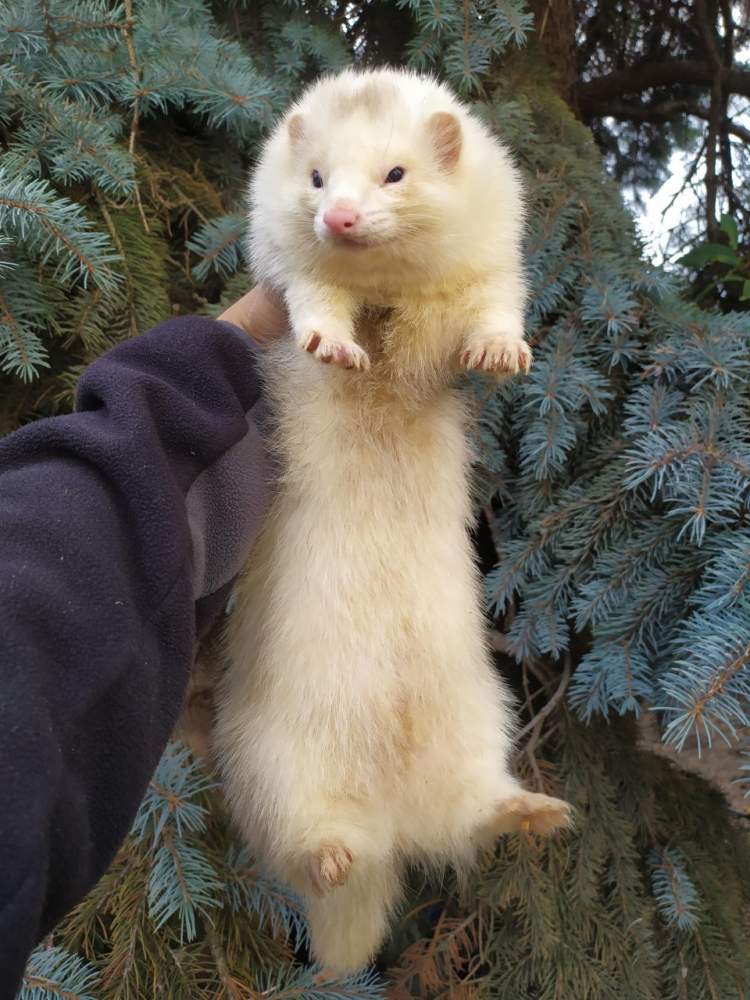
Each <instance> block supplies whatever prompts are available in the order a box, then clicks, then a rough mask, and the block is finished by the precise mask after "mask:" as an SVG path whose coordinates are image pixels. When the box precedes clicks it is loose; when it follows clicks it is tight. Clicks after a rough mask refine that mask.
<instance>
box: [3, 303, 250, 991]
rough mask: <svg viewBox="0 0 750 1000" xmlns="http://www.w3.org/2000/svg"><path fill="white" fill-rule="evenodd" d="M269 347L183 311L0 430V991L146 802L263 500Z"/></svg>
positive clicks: (12, 984)
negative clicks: (51, 411)
mask: <svg viewBox="0 0 750 1000" xmlns="http://www.w3.org/2000/svg"><path fill="white" fill-rule="evenodd" d="M259 395H260V393H259V382H258V375H257V368H256V353H255V348H254V347H253V345H252V343H251V341H250V339H249V338H248V337H247V336H246V335H245V334H243V333H242V332H241V331H239V330H237V329H236V328H235V327H233V326H230V325H229V324H226V323H222V322H218V321H213V320H208V319H203V318H199V317H186V318H183V319H174V320H170V321H169V322H166V323H163V324H162V325H160V326H158V327H157V328H156V329H154V330H152V331H150V332H149V333H147V334H145V335H143V336H141V337H137V338H135V339H133V340H131V341H128V342H126V343H124V344H121V345H120V346H118V347H117V348H115V349H114V350H112V351H111V352H109V353H108V354H107V355H105V356H104V357H102V358H100V359H99V360H98V361H97V362H95V363H94V364H93V365H92V366H91V367H90V368H89V369H88V370H87V371H86V372H85V374H84V375H83V378H82V379H81V382H80V387H79V392H78V405H77V412H76V413H73V414H71V415H68V416H61V417H54V418H51V419H48V420H40V421H38V422H36V423H33V424H30V425H29V426H27V427H24V428H22V429H21V430H19V431H16V432H15V433H13V434H11V435H9V436H8V437H6V438H5V439H4V440H2V441H0V792H1V794H2V800H1V802H0V998H3V1000H4V998H6V997H7V998H11V997H13V996H14V995H15V992H16V988H17V985H18V982H19V980H20V976H21V973H22V971H23V967H24V964H25V961H26V959H27V957H28V954H29V952H30V951H31V949H32V948H33V946H34V945H35V943H36V942H37V941H39V940H40V938H41V937H42V936H43V935H44V934H45V933H47V932H48V931H49V930H50V929H51V928H52V927H53V926H54V925H55V923H56V922H57V921H58V920H59V919H60V918H61V917H62V916H63V915H64V914H65V912H66V911H67V910H69V909H70V908H71V907H72V906H73V905H74V904H75V903H76V902H77V901H78V900H80V899H81V898H82V897H83V896H84V895H85V893H86V892H87V891H88V890H89V889H90V888H91V887H92V885H93V884H94V883H95V882H96V880H97V879H98V878H99V877H100V876H101V875H102V873H103V872H104V871H105V869H106V868H107V866H108V865H109V863H110V862H111V860H112V858H113V856H114V854H115V852H116V850H117V848H118V846H119V845H120V843H121V842H122V840H123V839H124V837H125V835H126V833H127V831H128V829H129V827H130V824H131V822H132V820H133V818H134V815H135V813H136V810H137V808H138V805H139V802H140V800H141V798H142V796H143V793H144V791H145V789H146V786H147V784H148V781H149V778H150V776H151V775H152V773H153V770H154V768H155V766H156V764H157V762H158V760H159V756H160V754H161V752H162V750H163V749H164V746H165V744H166V742H167V740H168V738H169V735H170V731H171V729H172V727H173V725H174V723H175V720H176V718H177V715H178V712H179V709H180V703H181V699H182V696H183V693H184V690H185V687H186V685H187V681H188V677H189V672H190V666H191V661H192V656H193V652H194V645H195V637H196V630H197V628H198V627H199V624H200V619H201V618H202V617H204V616H205V615H207V614H208V613H209V612H212V611H216V610H217V609H218V608H219V607H220V606H221V604H222V600H223V598H224V596H225V595H226V593H227V591H228V589H229V585H230V584H231V581H232V578H233V577H234V576H235V575H236V573H237V571H238V569H239V568H240V566H241V564H242V561H243V558H244V557H245V556H246V555H247V552H248V550H249V548H250V545H251V543H252V540H253V537H254V535H255V532H256V531H257V528H258V525H259V522H260V520H261V518H262V515H263V513H264V510H265V507H266V503H267V497H268V493H269V491H268V487H267V485H266V468H267V466H266V464H265V463H264V450H263V445H262V440H261V436H260V433H259V430H258V423H257V420H256V416H257V413H258V409H259V407H258V406H256V404H258V403H259Z"/></svg>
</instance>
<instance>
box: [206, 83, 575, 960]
mask: <svg viewBox="0 0 750 1000" xmlns="http://www.w3.org/2000/svg"><path fill="white" fill-rule="evenodd" d="M251 196H252V212H251V251H252V260H253V269H254V273H255V275H256V277H257V278H258V279H259V280H260V281H262V282H264V283H267V284H269V285H273V286H275V287H277V288H279V289H282V290H283V292H284V293H285V296H286V300H287V303H288V306H289V311H290V317H291V324H292V328H293V333H294V337H293V339H292V338H290V339H289V340H288V341H286V342H285V343H283V344H281V345H280V346H278V347H276V348H275V349H273V350H272V351H271V352H270V353H269V354H268V357H267V363H266V378H267V383H268V392H269V397H270V399H271V400H272V402H273V405H274V407H275V410H276V417H277V420H278V430H277V437H276V447H277V452H278V455H279V458H280V461H281V465H282V472H281V480H280V488H279V493H278V496H277V498H276V499H275V501H274V504H273V507H272V510H271V512H270V514H269V516H268V518H267V522H266V524H265V526H264V528H263V531H262V533H261V537H260V539H259V541H258V542H257V544H256V547H255V549H254V551H253V553H252V555H251V558H250V561H249V563H248V567H247V569H246V572H245V574H244V576H243V578H242V580H241V582H240V583H239V585H238V590H237V602H236V605H235V609H234V611H233V613H232V615H231V616H230V624H229V634H228V659H229V665H228V669H227V673H226V675H225V677H224V679H223V682H222V686H221V690H220V694H219V709H218V718H217V727H216V734H215V740H216V749H217V753H218V759H219V761H220V765H221V768H222V770H223V775H224V780H225V787H226V792H227V796H228V801H229V804H230V808H231V811H232V814H233V817H234V819H235V821H236V822H237V824H238V825H239V827H240V828H241V830H242V832H243V833H244V835H245V837H246V839H247V841H248V843H249V844H250V846H251V848H252V850H254V851H255V853H256V855H257V856H258V857H259V858H260V859H261V860H262V861H263V862H264V863H265V864H266V865H267V867H268V868H269V869H270V870H271V871H272V872H273V873H275V874H276V875H277V876H278V877H279V878H280V879H282V880H283V881H285V882H287V883H289V884H291V885H292V886H293V887H294V888H295V889H296V890H297V891H298V892H299V893H301V894H302V896H303V897H304V899H305V901H306V903H307V907H308V916H309V921H310V929H311V940H312V948H313V952H314V954H315V956H316V957H317V959H318V960H319V961H320V962H321V964H322V965H323V966H324V967H326V968H327V969H329V970H332V971H335V972H338V973H345V972H351V971H353V970H355V969H357V968H359V967H361V966H362V965H364V964H366V963H367V961H368V960H369V959H370V958H371V957H372V956H373V954H374V953H375V952H376V950H377V949H378V947H379V945H380V944H381V942H382V940H383V937H384V935H385V932H386V929H387V924H388V918H389V915H390V913H391V911H392V910H393V908H394V906H395V905H396V904H397V902H398V901H399V898H400V881H401V874H402V871H403V867H404V865H405V864H407V863H411V862H416V863H420V862H421V863H427V864H430V865H434V864H437V865H443V864H446V863H452V864H454V865H457V866H459V867H463V866H466V865H467V864H470V863H471V862H472V861H473V859H474V857H475V855H476V851H477V847H478V845H481V844H491V843H492V842H493V841H494V839H495V838H496V837H497V836H498V835H499V834H500V833H502V832H505V831H510V830H517V829H519V827H524V828H526V829H531V830H533V831H537V832H539V833H547V832H549V831H551V830H553V829H554V828H556V827H559V826H564V825H566V824H567V823H568V819H569V810H568V806H567V805H566V803H564V802H562V801H560V800H558V799H553V798H550V797H548V796H546V795H541V794H532V793H530V792H527V791H525V790H524V789H523V788H522V787H521V786H520V784H519V782H518V781H517V779H516V778H515V777H514V776H513V775H512V774H511V771H510V769H509V761H508V758H509V753H510V750H511V730H512V717H513V713H512V710H511V708H510V707H509V701H508V697H507V695H506V693H505V691H504V690H503V687H502V684H501V681H500V680H499V678H498V676H497V674H496V671H495V668H494V666H493V662H492V658H491V655H490V653H489V650H488V643H487V637H486V634H485V625H484V623H483V617H482V612H481V608H480V589H479V581H478V572H477V569H476V566H475V562H474V558H473V550H472V545H471V541H470V538H469V535H468V530H467V529H468V528H469V526H470V524H471V520H472V514H471V505H470V489H469V463H470V452H469V448H468V446H467V442H466V440H465V432H464V425H465V419H464V408H463V406H462V402H461V397H460V395H459V394H457V393H456V391H455V390H454V389H452V388H451V383H452V381H453V380H454V378H455V373H456V371H457V370H458V368H459V367H460V366H463V367H465V368H469V369H482V370H485V371H489V372H499V371H502V372H509V373H513V372H516V371H518V370H519V369H524V370H526V369H528V366H529V364H530V361H531V354H530V351H529V348H528V346H527V345H526V344H525V342H524V340H523V306H524V281H523V277H522V273H521V259H520V251H519V242H520V237H521V231H522V226H523V214H524V212H523V193H522V190H521V184H520V180H519V176H518V173H517V171H516V169H515V168H514V167H513V165H512V163H511V162H510V159H509V157H508V155H507V154H506V153H505V151H504V150H503V148H502V147H501V146H500V145H499V144H498V143H497V142H496V141H495V140H494V139H493V138H492V137H491V135H490V134H489V132H488V131H487V130H486V129H485V128H484V127H483V125H481V124H480V123H479V121H477V120H476V119H475V118H473V117H472V116H471V115H470V114H469V113H468V111H467V110H466V109H465V108H464V107H463V106H462V105H460V104H459V103H458V102H457V100H456V99H455V97H454V96H453V95H452V94H451V92H450V91H449V90H448V89H447V88H446V87H445V86H443V85H441V84H439V83H437V82H436V81H435V80H433V79H430V78H427V77H423V76H418V75H415V74H411V73H405V72H399V71H394V70H378V71H376V72H364V73H358V72H352V71H347V72H344V73H342V74H341V75H339V76H336V77H333V78H326V79H323V80H321V81H319V82H318V83H316V84H315V85H313V86H312V87H311V88H310V89H309V90H308V91H307V92H306V93H305V94H304V95H303V97H302V98H301V100H300V101H299V102H298V103H297V104H296V105H295V106H294V107H293V108H292V109H291V111H290V112H289V113H288V114H287V116H286V117H285V118H284V119H283V120H282V121H281V123H280V124H279V126H278V127H277V128H276V130H275V132H274V133H273V135H272V136H271V138H270V140H269V141H268V143H267V145H266V146H265V149H264V151H263V154H262V156H261V158H260V162H259V164H258V167H257V170H256V172H255V176H254V180H253V183H252V191H251ZM321 362H329V363H327V364H321ZM347 369H349V370H347Z"/></svg>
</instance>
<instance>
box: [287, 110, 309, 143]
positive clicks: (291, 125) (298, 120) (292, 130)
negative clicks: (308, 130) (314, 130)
mask: <svg viewBox="0 0 750 1000" xmlns="http://www.w3.org/2000/svg"><path fill="white" fill-rule="evenodd" d="M286 127H287V131H288V132H289V138H290V139H291V140H292V142H293V143H297V142H300V141H301V140H302V139H303V138H304V135H305V119H304V118H303V117H302V115H300V114H295V115H292V117H291V118H290V119H289V121H288V122H287V123H286Z"/></svg>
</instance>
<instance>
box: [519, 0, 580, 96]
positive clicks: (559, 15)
mask: <svg viewBox="0 0 750 1000" xmlns="http://www.w3.org/2000/svg"><path fill="white" fill-rule="evenodd" d="M530 7H531V9H532V11H533V13H534V24H535V29H536V37H537V41H538V44H539V46H540V48H541V49H542V51H543V52H544V55H545V58H546V60H547V63H548V64H549V66H550V68H551V69H552V70H553V72H554V74H555V86H556V89H557V92H558V94H560V96H561V97H562V98H563V100H564V101H566V102H567V104H569V105H570V107H571V108H572V109H573V111H574V112H575V113H576V114H578V108H577V106H576V100H575V85H576V83H577V81H578V63H577V60H576V17H575V7H574V0H531V2H530Z"/></svg>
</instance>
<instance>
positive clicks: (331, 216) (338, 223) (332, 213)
mask: <svg viewBox="0 0 750 1000" xmlns="http://www.w3.org/2000/svg"><path fill="white" fill-rule="evenodd" d="M358 219H359V212H355V211H354V209H353V208H349V207H348V206H344V205H339V206H338V207H337V208H329V209H328V211H327V212H326V213H325V214H324V215H323V222H325V224H326V225H327V226H328V228H329V229H330V230H331V232H332V233H333V234H334V236H346V235H347V234H348V233H350V232H351V231H352V230H353V229H354V227H355V226H356V224H357V221H358Z"/></svg>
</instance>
